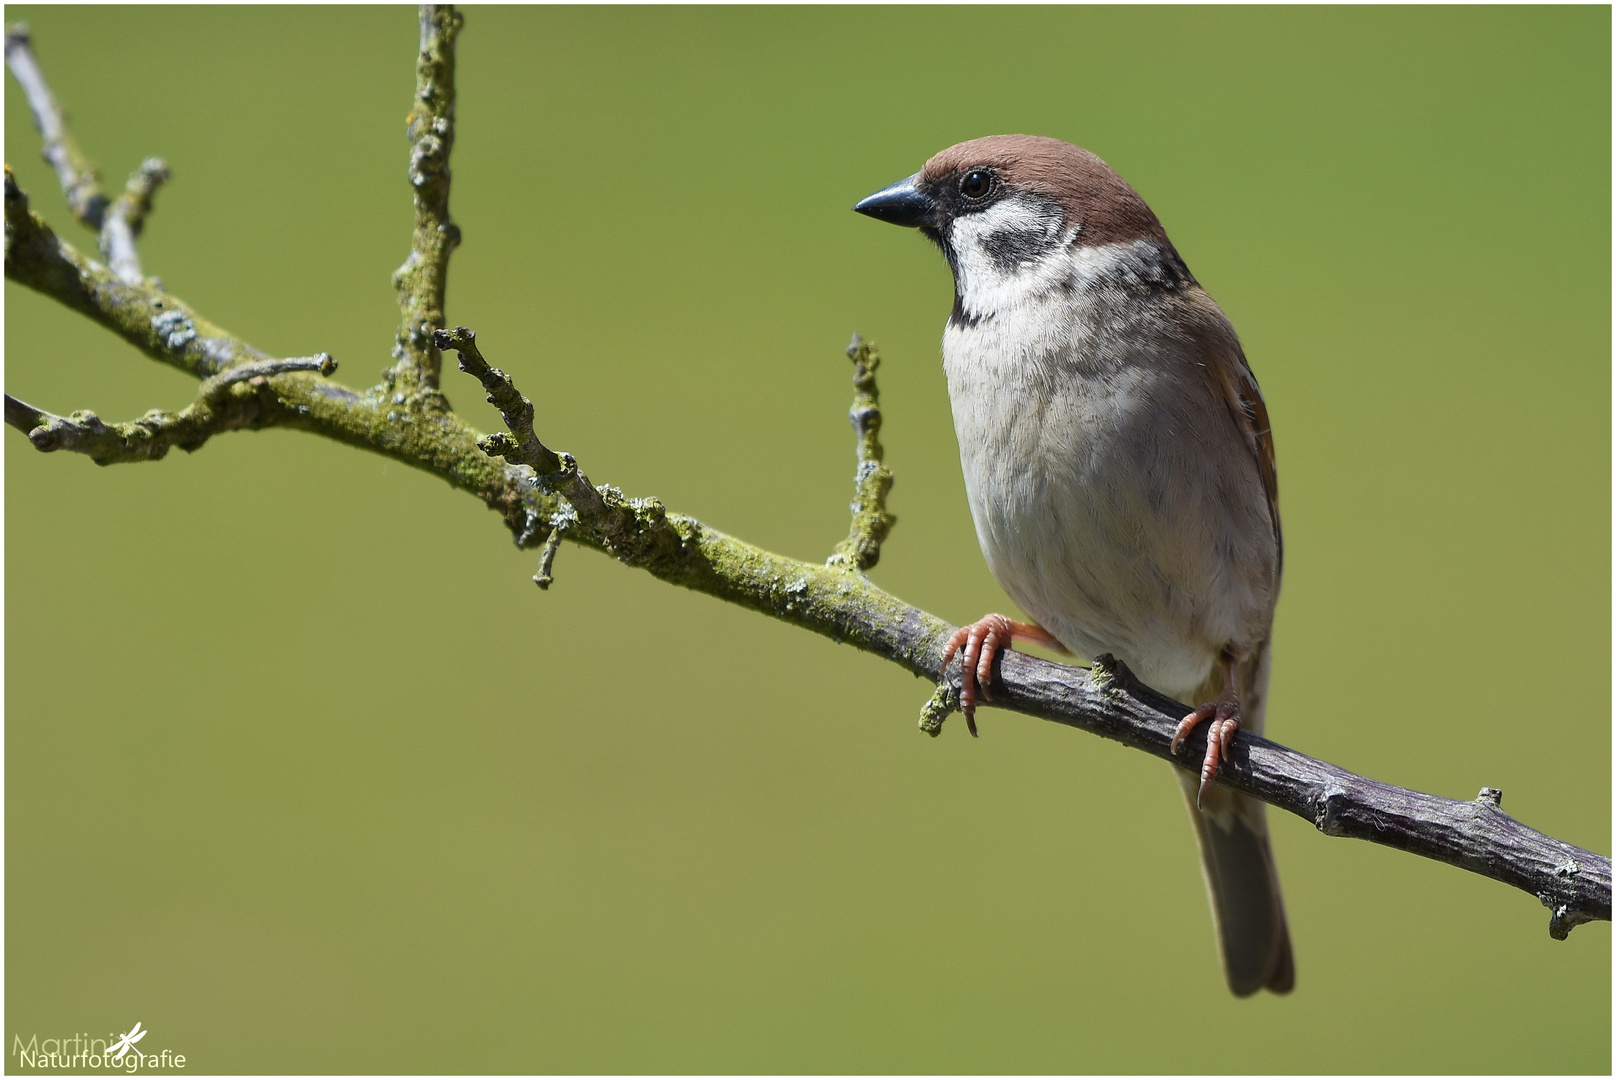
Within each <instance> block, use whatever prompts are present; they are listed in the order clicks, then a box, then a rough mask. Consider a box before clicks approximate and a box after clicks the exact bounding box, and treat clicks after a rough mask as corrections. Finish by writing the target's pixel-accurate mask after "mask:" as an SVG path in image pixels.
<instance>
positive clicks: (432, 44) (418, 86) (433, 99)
mask: <svg viewBox="0 0 1616 1080" xmlns="http://www.w3.org/2000/svg"><path fill="white" fill-rule="evenodd" d="M462 22H463V20H462V18H461V16H460V14H459V13H458V12H456V11H455V10H454V7H453V6H452V5H448V4H422V5H421V52H420V55H419V57H417V59H416V62H415V101H414V105H413V106H412V107H411V109H410V115H409V120H408V122H407V128H406V130H407V131H408V133H409V137H410V171H409V177H410V186H411V187H412V188H414V189H415V232H414V235H413V237H412V239H411V243H410V254H409V258H407V259H405V260H404V265H403V266H401V267H399V268H398V271H397V273H395V274H394V275H393V285H394V287H395V288H397V289H398V306H399V307H400V308H401V309H402V310H403V315H404V318H403V323H402V325H401V326H400V327H399V331H398V342H397V344H396V345H395V346H394V349H393V356H394V358H395V359H397V360H398V366H397V367H396V368H395V370H396V371H397V372H398V375H399V378H400V380H401V381H403V382H405V383H406V384H413V385H414V386H417V387H419V388H421V389H427V390H434V389H436V388H437V386H438V368H439V365H440V364H441V363H442V358H441V357H440V355H439V353H438V349H437V347H436V346H434V344H433V342H432V331H433V329H434V328H436V327H440V326H443V325H444V324H445V323H446V322H447V320H446V319H445V317H444V314H443V310H444V308H443V302H444V300H443V298H444V290H445V287H446V286H447V283H448V279H449V253H450V252H452V251H453V250H454V249H455V248H456V247H457V246H458V245H459V243H460V229H459V228H458V227H457V226H456V225H455V224H454V223H453V222H452V221H450V220H449V152H450V151H451V150H453V149H454V105H455V84H454V73H455V54H454V43H455V37H456V35H458V34H459V33H460V27H461V25H462Z"/></svg>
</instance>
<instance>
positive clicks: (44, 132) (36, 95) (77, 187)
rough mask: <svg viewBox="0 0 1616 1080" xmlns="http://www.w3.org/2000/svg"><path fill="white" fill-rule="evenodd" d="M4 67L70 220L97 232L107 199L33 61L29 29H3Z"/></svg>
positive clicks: (87, 159) (19, 24) (20, 24)
mask: <svg viewBox="0 0 1616 1080" xmlns="http://www.w3.org/2000/svg"><path fill="white" fill-rule="evenodd" d="M6 67H8V68H10V69H11V74H12V75H13V76H14V77H15V78H16V80H17V85H18V86H20V87H22V92H23V94H24V95H25V96H26V97H27V98H28V108H29V109H30V110H31V111H32V112H33V114H34V126H35V127H37V128H38V129H39V133H40V135H41V136H43V137H44V145H43V146H42V147H41V148H40V153H41V154H42V155H43V156H44V158H45V160H46V161H48V162H50V165H51V167H52V168H53V169H55V170H56V177H57V179H59V180H60V181H61V182H62V194H64V195H66V196H67V205H68V208H69V209H70V210H72V211H73V217H74V218H75V219H76V220H78V221H79V222H80V223H81V224H83V225H85V226H87V227H89V228H91V229H95V230H97V231H100V229H101V219H102V215H103V214H104V213H105V212H106V209H107V197H106V195H104V194H102V192H101V183H100V180H99V178H98V177H97V176H96V173H95V166H94V165H91V164H90V159H89V158H87V157H85V156H84V154H83V153H82V152H81V151H80V150H79V147H78V143H76V142H74V141H73V136H72V134H70V133H69V132H68V130H67V120H66V117H65V116H64V115H63V112H62V107H61V106H60V105H59V104H58V103H57V101H56V95H54V94H52V93H51V89H50V85H49V84H48V83H46V82H45V76H44V73H42V72H41V71H40V70H39V61H38V60H36V59H35V58H34V43H33V40H32V38H30V37H29V34H28V27H27V26H25V25H24V24H22V23H17V24H15V25H13V26H9V27H7V28H6Z"/></svg>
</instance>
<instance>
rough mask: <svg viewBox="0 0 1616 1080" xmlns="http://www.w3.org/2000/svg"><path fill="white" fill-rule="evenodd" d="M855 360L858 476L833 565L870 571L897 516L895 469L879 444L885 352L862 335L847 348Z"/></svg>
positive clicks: (852, 414)
mask: <svg viewBox="0 0 1616 1080" xmlns="http://www.w3.org/2000/svg"><path fill="white" fill-rule="evenodd" d="M847 355H848V358H849V359H851V360H852V361H853V408H852V409H851V410H850V411H849V412H848V419H849V420H851V421H852V422H853V430H854V431H855V432H856V433H857V434H858V474H857V475H856V476H855V478H854V492H853V505H852V507H851V510H852V513H853V525H852V528H851V530H850V531H849V532H848V534H847V539H846V540H843V541H842V542H841V543H840V544H837V545H836V552H835V554H833V555H832V556H831V557H830V562H829V565H831V566H841V567H851V568H853V569H855V570H860V571H863V570H868V569H870V568H871V567H872V566H874V565H875V564H876V563H877V562H879V561H880V559H881V544H882V542H883V541H885V540H886V538H887V534H888V533H889V532H891V531H892V526H894V525H896V524H897V523H898V519H897V518H895V517H893V516H892V515H891V514H889V513H887V492H889V491H891V490H892V473H891V472H890V471H889V470H888V469H887V467H886V464H885V463H884V461H883V458H884V456H885V452H884V451H883V450H882V448H881V394H880V391H878V390H877V389H876V386H875V370H876V368H878V367H880V366H881V354H880V353H879V352H877V351H876V348H875V344H874V343H873V342H868V341H865V340H864V339H863V338H862V337H860V336H859V335H858V334H854V335H853V343H852V344H851V345H849V346H848V347H847Z"/></svg>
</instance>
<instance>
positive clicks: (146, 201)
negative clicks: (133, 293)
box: [101, 158, 168, 285]
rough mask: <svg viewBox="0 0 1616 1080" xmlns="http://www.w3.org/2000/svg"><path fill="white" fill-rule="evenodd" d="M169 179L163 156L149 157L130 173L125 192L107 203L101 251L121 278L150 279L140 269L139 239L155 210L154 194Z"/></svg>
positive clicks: (133, 281) (130, 280)
mask: <svg viewBox="0 0 1616 1080" xmlns="http://www.w3.org/2000/svg"><path fill="white" fill-rule="evenodd" d="M167 180H168V166H167V165H166V164H165V163H164V162H163V160H162V159H161V158H147V159H146V160H145V161H143V162H141V163H140V168H138V169H136V170H135V171H134V172H133V173H131V174H130V176H129V183H128V185H127V186H126V187H125V188H124V191H123V194H122V195H119V196H118V197H117V198H116V199H114V200H112V205H111V206H109V207H107V211H106V215H105V221H104V222H103V224H102V226H101V253H102V254H103V255H105V256H106V257H107V266H108V267H110V268H111V270H112V272H113V273H114V274H116V275H118V280H119V281H124V282H127V283H128V284H130V285H139V284H140V283H141V282H143V281H145V280H146V275H145V274H144V273H142V272H141V269H140V255H139V253H138V252H137V251H136V250H135V239H136V238H137V237H138V236H140V230H141V229H142V228H143V227H145V224H146V215H147V214H149V213H151V208H152V196H153V195H155V194H156V193H157V189H158V188H159V187H161V186H162V185H163V184H164V183H165V182H167Z"/></svg>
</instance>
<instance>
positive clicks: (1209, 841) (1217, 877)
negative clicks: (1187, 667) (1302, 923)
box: [1175, 642, 1296, 997]
mask: <svg viewBox="0 0 1616 1080" xmlns="http://www.w3.org/2000/svg"><path fill="white" fill-rule="evenodd" d="M1269 659H1270V652H1269V646H1268V643H1267V642H1264V643H1263V645H1262V647H1261V648H1260V649H1258V650H1257V653H1256V655H1254V656H1252V657H1251V658H1250V659H1249V660H1247V661H1246V662H1245V663H1244V664H1241V665H1240V668H1239V669H1238V670H1237V672H1236V678H1237V679H1238V681H1239V685H1238V687H1237V689H1238V690H1239V692H1240V705H1241V713H1242V718H1241V727H1243V728H1244V729H1245V730H1247V731H1250V732H1252V733H1253V734H1256V733H1260V732H1261V731H1262V728H1263V714H1264V712H1265V711H1266V709H1265V707H1266V705H1267V699H1268V670H1269ZM1222 690H1223V680H1222V676H1221V674H1220V673H1218V672H1214V673H1213V674H1212V675H1210V676H1209V677H1208V680H1207V683H1206V685H1205V686H1203V687H1201V688H1200V692H1199V693H1198V694H1197V696H1195V698H1194V702H1195V703H1199V702H1202V701H1211V700H1214V699H1216V698H1217V697H1218V695H1219V694H1220V693H1222ZM1175 771H1176V772H1177V774H1178V778H1179V783H1180V785H1181V786H1182V787H1183V790H1184V798H1185V801H1186V802H1187V803H1188V804H1189V811H1190V821H1191V823H1192V824H1194V826H1195V839H1196V841H1197V843H1198V844H1199V846H1200V849H1201V873H1202V876H1203V877H1204V878H1205V879H1206V894H1207V899H1208V900H1210V901H1211V905H1212V924H1213V928H1214V929H1215V930H1216V931H1217V938H1218V955H1219V956H1220V957H1222V959H1223V973H1224V975H1225V976H1226V977H1227V978H1228V980H1229V989H1230V990H1232V991H1234V993H1235V994H1237V995H1239V996H1240V997H1245V996H1246V995H1248V994H1254V993H1256V992H1257V991H1258V990H1264V989H1267V990H1272V991H1273V992H1274V993H1276V994H1284V993H1288V992H1289V991H1290V990H1291V988H1292V987H1293V986H1295V985H1296V967H1295V964H1294V963H1293V961H1292V958H1291V936H1290V931H1289V929H1288V928H1287V927H1286V925H1285V904H1284V901H1283V900H1282V899H1281V897H1280V892H1279V874H1278V873H1277V872H1276V871H1275V869H1274V854H1273V851H1272V850H1271V849H1270V848H1269V845H1268V819H1267V816H1266V813H1265V810H1264V807H1263V804H1262V803H1261V802H1259V801H1257V800H1256V799H1253V798H1250V797H1248V796H1245V795H1242V794H1240V793H1239V792H1236V791H1231V790H1229V789H1228V788H1226V787H1219V786H1213V787H1212V788H1211V789H1210V790H1208V791H1207V793H1206V798H1205V799H1204V800H1202V808H1201V809H1199V810H1197V809H1196V806H1195V797H1196V792H1197V791H1198V789H1199V786H1200V784H1199V778H1198V777H1197V776H1195V775H1194V774H1193V773H1189V772H1185V771H1184V770H1182V769H1178V770H1175Z"/></svg>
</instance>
